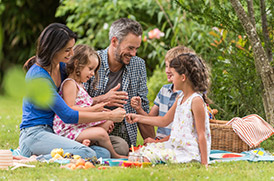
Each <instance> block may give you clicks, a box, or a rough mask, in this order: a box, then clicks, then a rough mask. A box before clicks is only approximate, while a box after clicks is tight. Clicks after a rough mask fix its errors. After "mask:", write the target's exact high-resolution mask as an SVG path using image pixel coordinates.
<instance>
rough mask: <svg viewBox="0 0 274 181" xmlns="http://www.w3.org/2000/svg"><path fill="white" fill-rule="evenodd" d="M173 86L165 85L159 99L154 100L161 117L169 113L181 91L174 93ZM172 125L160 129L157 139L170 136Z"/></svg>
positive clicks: (158, 96)
mask: <svg viewBox="0 0 274 181" xmlns="http://www.w3.org/2000/svg"><path fill="white" fill-rule="evenodd" d="M172 89H173V84H166V85H164V86H163V87H162V88H161V90H160V91H159V93H158V95H157V97H156V98H155V100H154V104H155V105H156V106H158V107H159V115H158V116H164V115H165V114H166V113H167V111H168V110H169V109H170V108H171V107H172V105H173V104H174V102H175V100H176V97H177V95H178V93H180V92H181V91H177V92H173V90H172ZM171 126H172V123H170V124H169V125H168V126H166V127H158V129H157V134H156V138H159V139H162V138H164V137H166V136H168V135H170V131H171Z"/></svg>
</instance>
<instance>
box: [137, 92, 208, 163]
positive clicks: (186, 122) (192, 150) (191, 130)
mask: <svg viewBox="0 0 274 181" xmlns="http://www.w3.org/2000/svg"><path fill="white" fill-rule="evenodd" d="M197 96H199V97H201V98H202V95H201V94H199V93H193V94H192V95H191V96H190V97H189V98H188V99H187V100H186V101H185V102H184V103H182V104H180V103H181V100H182V99H183V94H182V93H181V94H180V95H179V99H178V103H177V107H176V110H175V115H174V120H173V124H172V128H171V134H170V138H169V140H168V141H166V142H162V143H151V144H148V145H147V146H145V147H142V149H141V150H140V152H141V153H142V154H143V155H144V156H145V157H147V158H148V159H149V160H150V161H151V162H152V163H159V162H165V163H167V162H171V163H185V162H191V161H198V162H201V153H200V150H199V145H198V136H197V130H196V127H195V122H194V117H193V113H192V111H191V103H192V99H193V98H194V97H197ZM204 109H205V114H206V115H205V116H206V117H205V119H206V120H205V129H206V130H205V133H206V140H207V154H208V155H207V159H208V161H209V153H210V147H211V136H210V128H209V117H208V114H207V108H206V105H204Z"/></svg>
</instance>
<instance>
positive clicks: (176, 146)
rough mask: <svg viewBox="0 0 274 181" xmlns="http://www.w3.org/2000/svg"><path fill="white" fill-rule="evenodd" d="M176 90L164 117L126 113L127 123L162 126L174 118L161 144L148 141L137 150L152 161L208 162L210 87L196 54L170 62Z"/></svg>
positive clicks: (202, 63) (188, 54)
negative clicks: (175, 98)
mask: <svg viewBox="0 0 274 181" xmlns="http://www.w3.org/2000/svg"><path fill="white" fill-rule="evenodd" d="M170 68H171V72H172V73H173V76H174V77H173V83H174V86H175V89H176V90H182V93H181V94H180V95H179V96H178V98H177V100H176V102H175V103H174V105H173V106H172V107H171V109H170V110H169V111H168V112H167V114H166V115H165V116H164V117H160V116H157V117H151V116H142V115H136V114H128V115H127V121H128V122H129V123H134V122H140V123H145V124H149V125H154V126H160V127H165V126H167V125H169V124H170V123H171V122H172V121H173V125H172V129H171V135H170V138H169V140H168V141H166V142H163V143H151V144H148V145H147V146H145V147H143V148H142V149H141V150H140V152H141V153H142V154H143V155H144V157H145V158H144V159H145V161H150V162H152V163H159V162H165V163H167V162H171V163H186V162H190V161H198V162H201V163H202V164H203V165H206V166H207V165H208V161H209V153H210V147H211V136H210V128H209V118H208V114H207V108H206V103H207V101H208V99H207V97H206V95H205V92H206V91H207V89H208V86H209V76H208V70H207V68H206V66H205V64H204V62H203V60H202V59H200V58H199V57H198V56H196V55H194V54H191V53H187V54H181V55H179V56H178V57H176V58H175V59H173V60H172V61H171V62H170Z"/></svg>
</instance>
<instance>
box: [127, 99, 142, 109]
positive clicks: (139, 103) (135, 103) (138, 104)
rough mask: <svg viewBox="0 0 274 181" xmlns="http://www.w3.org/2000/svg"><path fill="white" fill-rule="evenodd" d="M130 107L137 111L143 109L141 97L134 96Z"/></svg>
mask: <svg viewBox="0 0 274 181" xmlns="http://www.w3.org/2000/svg"><path fill="white" fill-rule="evenodd" d="M130 105H131V107H132V108H133V109H135V110H136V111H138V110H140V109H142V100H141V98H140V97H139V96H134V97H132V98H131V100H130Z"/></svg>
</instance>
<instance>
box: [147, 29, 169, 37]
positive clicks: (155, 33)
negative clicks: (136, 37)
mask: <svg viewBox="0 0 274 181" xmlns="http://www.w3.org/2000/svg"><path fill="white" fill-rule="evenodd" d="M163 36H165V33H164V32H161V31H160V30H159V29H158V28H154V29H153V30H150V31H149V32H148V38H149V39H155V38H156V39H160V38H161V37H163Z"/></svg>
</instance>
